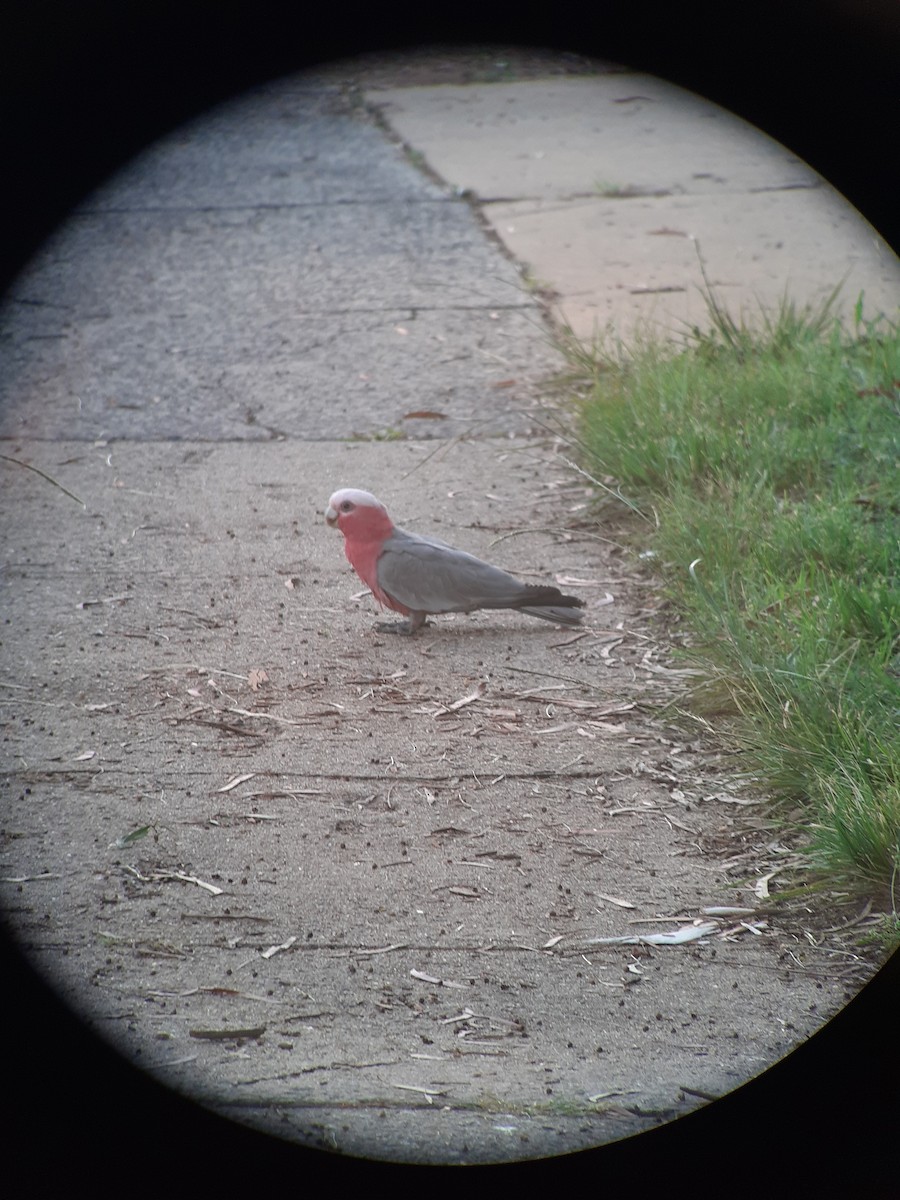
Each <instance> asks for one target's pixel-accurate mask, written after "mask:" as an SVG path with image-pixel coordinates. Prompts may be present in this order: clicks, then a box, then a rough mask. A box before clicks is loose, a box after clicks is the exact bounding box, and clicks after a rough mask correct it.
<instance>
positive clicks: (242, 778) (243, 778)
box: [216, 771, 256, 792]
mask: <svg viewBox="0 0 900 1200" xmlns="http://www.w3.org/2000/svg"><path fill="white" fill-rule="evenodd" d="M255 773H256V772H255V771H251V772H250V773H249V774H247V775H235V777H234V779H229V781H228V782H227V783H226V784H225V785H224V786H223V787H220V788H216V791H217V792H230V791H231V789H232V788H236V787H237V786H238V784H241V783H246V782H247V780H248V779H252V778H253V776H254V775H255Z"/></svg>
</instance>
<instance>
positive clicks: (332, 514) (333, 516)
mask: <svg viewBox="0 0 900 1200" xmlns="http://www.w3.org/2000/svg"><path fill="white" fill-rule="evenodd" d="M337 523H338V515H337V512H336V511H335V510H334V509H333V508H332V507H331V505H330V504H329V505H328V507H327V508H326V509H325V524H326V525H330V526H331V528H332V529H334V527H335V526H336V525H337Z"/></svg>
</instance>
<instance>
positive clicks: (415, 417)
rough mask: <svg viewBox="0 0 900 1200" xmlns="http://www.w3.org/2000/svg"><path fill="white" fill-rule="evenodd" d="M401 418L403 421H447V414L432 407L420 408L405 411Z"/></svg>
mask: <svg viewBox="0 0 900 1200" xmlns="http://www.w3.org/2000/svg"><path fill="white" fill-rule="evenodd" d="M400 419H401V420H402V421H446V420H447V414H446V413H442V412H434V411H432V409H430V408H419V409H416V411H415V412H408V413H404V414H403V416H402V417H401V418H400Z"/></svg>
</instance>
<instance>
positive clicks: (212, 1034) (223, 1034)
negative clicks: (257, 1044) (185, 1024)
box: [188, 1025, 266, 1041]
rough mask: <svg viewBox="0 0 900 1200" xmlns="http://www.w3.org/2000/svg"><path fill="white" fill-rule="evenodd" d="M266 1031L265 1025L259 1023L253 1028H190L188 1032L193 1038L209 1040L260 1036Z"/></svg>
mask: <svg viewBox="0 0 900 1200" xmlns="http://www.w3.org/2000/svg"><path fill="white" fill-rule="evenodd" d="M265 1032H266V1027H265V1025H258V1026H256V1027H255V1028H253V1029H189V1030H188V1033H189V1034H190V1036H191V1037H192V1038H206V1039H208V1040H213V1041H220V1040H226V1039H228V1038H238V1039H243V1038H260V1037H262V1035H263V1034H264V1033H265Z"/></svg>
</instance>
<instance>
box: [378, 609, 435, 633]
mask: <svg viewBox="0 0 900 1200" xmlns="http://www.w3.org/2000/svg"><path fill="white" fill-rule="evenodd" d="M427 624H428V622H427V621H426V620H425V613H423V612H411V613H410V614H409V620H408V621H379V622H378V624H377V625H376V626H375V628H376V629H377V630H378V632H379V633H399V634H402V635H403V636H404V637H409V636H411V635H412V634H414V633H417V632H418V631H419V630H420V629H421V628H422V627H423V626H424V625H427Z"/></svg>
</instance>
